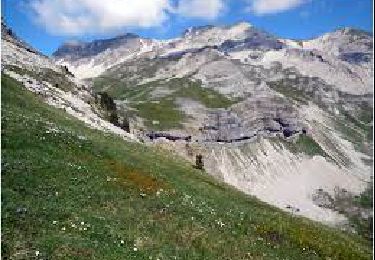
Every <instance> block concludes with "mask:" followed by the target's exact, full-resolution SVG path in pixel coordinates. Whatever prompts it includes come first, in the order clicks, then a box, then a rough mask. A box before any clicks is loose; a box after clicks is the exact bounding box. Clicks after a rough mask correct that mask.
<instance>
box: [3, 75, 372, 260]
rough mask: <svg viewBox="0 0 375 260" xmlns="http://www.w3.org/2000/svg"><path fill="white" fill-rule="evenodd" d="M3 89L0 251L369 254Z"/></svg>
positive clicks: (356, 240) (98, 255)
mask: <svg viewBox="0 0 375 260" xmlns="http://www.w3.org/2000/svg"><path fill="white" fill-rule="evenodd" d="M1 91H2V115H1V116H2V158H1V159H2V160H1V163H2V175H1V178H2V179H1V180H2V182H1V193H2V215H1V217H2V229H1V239H2V257H3V259H37V258H39V259H101V260H103V259H157V258H160V259H353V260H358V259H371V248H370V246H369V245H368V244H367V243H366V242H365V241H364V240H363V239H362V238H360V237H359V236H357V235H351V234H346V233H343V232H341V231H338V230H336V229H333V228H329V227H326V226H323V225H321V224H318V223H315V222H312V221H309V220H307V219H304V218H299V217H295V216H294V217H293V216H291V215H289V214H287V213H284V212H282V211H281V210H278V209H276V208H274V207H271V206H269V205H267V204H265V203H262V202H260V201H258V200H257V199H255V198H253V197H250V196H246V195H244V194H243V193H241V192H239V191H237V190H235V189H233V188H231V187H229V186H227V185H224V184H222V183H220V182H218V181H216V180H213V179H212V178H211V177H209V176H206V174H205V173H204V172H201V171H199V170H195V169H193V167H192V166H191V165H190V164H188V163H187V162H185V161H183V160H181V159H179V158H178V157H175V156H173V155H171V154H169V153H167V152H165V151H162V150H156V149H154V148H148V147H145V146H142V145H141V144H135V143H128V142H125V141H123V140H122V139H120V138H119V137H116V136H113V135H111V134H104V133H103V132H100V131H96V130H92V129H89V128H87V127H86V126H85V125H84V124H83V123H81V122H79V121H77V120H76V119H73V118H72V117H70V116H68V115H67V114H65V113H64V112H63V111H62V110H58V109H55V108H52V107H49V106H47V105H45V104H44V103H43V102H42V101H41V100H40V99H39V98H38V97H37V96H35V95H34V94H32V93H30V92H27V91H26V90H24V89H22V88H21V87H20V85H19V84H18V83H17V82H16V81H14V80H11V79H9V78H7V77H5V76H3V77H2V88H1ZM81 222H82V224H81ZM134 248H137V251H134ZM36 251H38V252H39V257H36V256H35V252H36Z"/></svg>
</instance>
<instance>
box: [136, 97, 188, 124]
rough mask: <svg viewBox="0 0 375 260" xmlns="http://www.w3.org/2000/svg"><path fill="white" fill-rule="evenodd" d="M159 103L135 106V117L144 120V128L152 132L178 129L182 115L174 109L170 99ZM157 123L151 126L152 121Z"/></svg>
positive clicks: (145, 103) (174, 106)
mask: <svg viewBox="0 0 375 260" xmlns="http://www.w3.org/2000/svg"><path fill="white" fill-rule="evenodd" d="M158 102H159V103H153V102H144V103H138V104H137V105H135V108H136V109H137V110H138V111H137V115H138V116H140V117H142V118H144V119H146V122H145V123H146V126H147V127H149V128H151V129H154V130H165V129H171V128H178V127H180V126H181V122H182V121H183V119H184V113H183V112H181V111H180V110H178V109H177V108H176V105H175V103H174V102H173V100H171V99H162V100H161V101H158ZM154 120H155V121H158V122H159V123H158V124H153V123H152V121H154Z"/></svg>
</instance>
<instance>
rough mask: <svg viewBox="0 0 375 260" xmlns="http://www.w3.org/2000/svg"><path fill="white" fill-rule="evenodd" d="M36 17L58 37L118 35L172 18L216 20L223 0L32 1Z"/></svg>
mask: <svg viewBox="0 0 375 260" xmlns="http://www.w3.org/2000/svg"><path fill="white" fill-rule="evenodd" d="M30 7H31V10H32V11H33V15H34V16H33V17H35V19H36V20H37V22H38V23H39V24H40V25H42V26H43V27H45V29H46V30H47V31H48V32H49V33H51V34H55V35H83V34H100V33H108V32H116V31H120V30H121V29H124V28H126V27H138V28H150V27H158V26H161V25H164V24H165V22H166V21H168V20H169V19H170V18H171V15H172V14H173V15H176V16H178V15H181V16H184V17H194V18H200V19H215V18H216V17H217V16H218V15H219V14H220V12H221V11H222V10H223V9H224V3H223V0H178V1H177V0H32V1H31V3H30Z"/></svg>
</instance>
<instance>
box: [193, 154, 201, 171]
mask: <svg viewBox="0 0 375 260" xmlns="http://www.w3.org/2000/svg"><path fill="white" fill-rule="evenodd" d="M194 168H196V169H199V170H203V156H202V155H201V154H198V155H196V156H195V165H194Z"/></svg>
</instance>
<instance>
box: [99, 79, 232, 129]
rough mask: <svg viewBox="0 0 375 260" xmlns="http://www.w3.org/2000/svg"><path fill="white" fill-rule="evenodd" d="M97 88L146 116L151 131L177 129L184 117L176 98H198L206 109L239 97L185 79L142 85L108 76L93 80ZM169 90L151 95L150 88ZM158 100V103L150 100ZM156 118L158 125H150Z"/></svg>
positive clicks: (219, 106)
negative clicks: (226, 94)
mask: <svg viewBox="0 0 375 260" xmlns="http://www.w3.org/2000/svg"><path fill="white" fill-rule="evenodd" d="M94 86H95V90H96V91H106V92H107V93H108V94H109V95H110V96H112V97H114V98H115V99H119V100H127V101H128V102H130V103H129V106H130V107H133V108H135V109H137V111H136V112H135V114H136V115H138V116H140V117H142V118H143V119H145V120H146V121H145V123H146V127H148V128H150V129H153V130H167V129H171V128H176V127H177V128H178V127H180V126H181V123H182V122H183V121H184V120H185V114H184V113H183V112H182V111H180V110H179V108H178V105H177V104H176V99H177V98H189V99H192V100H195V101H198V102H200V103H202V104H203V105H205V106H206V107H207V108H227V107H229V106H231V105H233V104H235V103H237V102H238V101H239V100H238V99H236V100H231V99H229V98H228V97H226V96H225V95H222V94H221V93H219V92H217V91H215V90H213V89H209V88H203V87H202V86H201V82H194V81H191V80H189V79H187V78H175V79H170V80H168V81H166V80H156V81H152V82H148V83H145V84H142V85H133V86H131V85H129V83H119V82H118V81H116V80H113V79H109V78H103V77H102V78H99V79H96V80H95V82H94ZM160 87H162V88H166V89H169V90H170V92H171V93H169V94H166V95H165V96H162V97H152V94H151V93H152V91H153V90H155V89H157V88H160ZM151 101H158V102H160V103H158V104H157V103H153V102H151ZM152 121H159V124H156V125H155V124H152Z"/></svg>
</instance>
